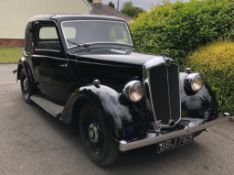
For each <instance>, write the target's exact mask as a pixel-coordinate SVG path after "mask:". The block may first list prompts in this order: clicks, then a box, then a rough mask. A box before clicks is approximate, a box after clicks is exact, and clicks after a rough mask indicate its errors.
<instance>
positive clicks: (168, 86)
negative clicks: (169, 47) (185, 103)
mask: <svg viewBox="0 0 234 175" xmlns="http://www.w3.org/2000/svg"><path fill="white" fill-rule="evenodd" d="M166 72H167V93H168V102H169V113H170V120H171V119H172V116H171V96H170V90H169V88H170V83H169V78H168V66H167V65H166Z"/></svg>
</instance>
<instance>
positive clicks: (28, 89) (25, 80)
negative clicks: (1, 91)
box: [20, 68, 32, 104]
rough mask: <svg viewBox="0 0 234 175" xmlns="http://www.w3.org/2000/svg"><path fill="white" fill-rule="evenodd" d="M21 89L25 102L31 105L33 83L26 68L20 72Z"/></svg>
mask: <svg viewBox="0 0 234 175" xmlns="http://www.w3.org/2000/svg"><path fill="white" fill-rule="evenodd" d="M20 87H21V92H22V95H23V98H24V100H25V102H26V103H28V104H31V103H32V101H31V98H30V97H31V95H32V83H31V81H30V79H29V76H28V75H27V73H26V71H25V69H24V68H23V69H22V70H21V71H20Z"/></svg>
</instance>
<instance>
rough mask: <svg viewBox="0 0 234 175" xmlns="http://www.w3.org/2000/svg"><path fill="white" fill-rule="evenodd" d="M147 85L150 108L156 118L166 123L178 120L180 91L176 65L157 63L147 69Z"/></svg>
mask: <svg viewBox="0 0 234 175" xmlns="http://www.w3.org/2000/svg"><path fill="white" fill-rule="evenodd" d="M148 73H149V75H148V78H149V86H150V95H151V104H152V108H153V109H152V110H154V112H153V113H154V115H155V118H156V120H158V121H159V120H160V121H161V122H162V124H164V125H168V124H169V121H170V120H174V121H175V122H177V121H178V120H180V92H179V74H178V66H177V65H176V64H171V65H166V64H163V65H159V66H155V67H152V68H150V69H149V71H148Z"/></svg>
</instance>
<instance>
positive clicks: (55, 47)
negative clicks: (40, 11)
mask: <svg viewBox="0 0 234 175" xmlns="http://www.w3.org/2000/svg"><path fill="white" fill-rule="evenodd" d="M35 32H36V33H35V36H34V48H35V50H49V51H60V50H61V44H60V41H59V37H58V33H57V30H56V27H55V26H53V25H38V26H37V27H36V30H35Z"/></svg>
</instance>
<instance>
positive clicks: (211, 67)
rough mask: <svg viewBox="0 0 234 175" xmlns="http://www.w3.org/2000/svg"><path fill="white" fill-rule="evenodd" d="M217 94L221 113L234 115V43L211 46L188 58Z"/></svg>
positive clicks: (190, 63) (219, 43) (193, 67)
mask: <svg viewBox="0 0 234 175" xmlns="http://www.w3.org/2000/svg"><path fill="white" fill-rule="evenodd" d="M188 65H190V66H191V67H192V69H194V70H196V71H199V72H201V73H202V74H203V75H204V78H205V80H206V81H207V82H208V83H209V85H210V86H211V88H212V90H213V91H214V93H215V94H216V97H217V101H218V105H219V109H220V112H225V111H228V112H230V113H231V114H234V42H218V43H213V44H209V45H207V46H205V47H203V48H201V49H198V50H197V51H195V52H194V53H193V54H192V55H191V56H190V57H189V58H188Z"/></svg>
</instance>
